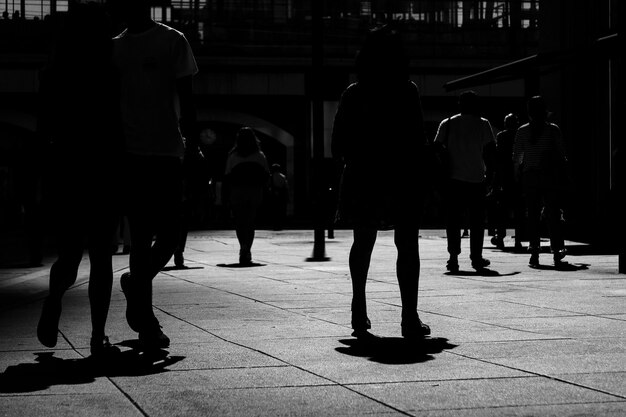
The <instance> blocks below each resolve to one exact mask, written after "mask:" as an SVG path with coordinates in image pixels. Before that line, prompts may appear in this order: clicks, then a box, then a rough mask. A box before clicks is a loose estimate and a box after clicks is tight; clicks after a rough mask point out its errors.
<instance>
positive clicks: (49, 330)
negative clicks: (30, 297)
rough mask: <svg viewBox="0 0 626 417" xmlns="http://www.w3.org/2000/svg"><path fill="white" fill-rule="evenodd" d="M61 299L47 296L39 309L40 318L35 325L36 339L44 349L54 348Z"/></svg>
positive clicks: (57, 331) (59, 317)
mask: <svg viewBox="0 0 626 417" xmlns="http://www.w3.org/2000/svg"><path fill="white" fill-rule="evenodd" d="M61 307H62V305H61V298H60V297H59V298H57V297H51V296H49V295H48V297H47V298H46V300H45V301H44V302H43V307H42V308H41V317H40V318H39V323H38V324H37V339H39V342H41V344H42V345H44V346H45V347H49V348H52V347H55V346H56V345H57V336H58V333H59V320H60V319H61Z"/></svg>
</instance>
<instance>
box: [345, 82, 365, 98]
mask: <svg viewBox="0 0 626 417" xmlns="http://www.w3.org/2000/svg"><path fill="white" fill-rule="evenodd" d="M360 91H361V86H360V85H359V83H352V84H350V85H349V86H347V87H346V89H345V90H343V94H342V95H343V96H348V97H349V96H352V95H354V94H359V92H360Z"/></svg>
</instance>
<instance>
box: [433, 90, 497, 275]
mask: <svg viewBox="0 0 626 417" xmlns="http://www.w3.org/2000/svg"><path fill="white" fill-rule="evenodd" d="M459 110H460V113H459V114H456V115H454V116H452V117H449V118H447V119H445V120H443V121H442V122H441V124H440V125H439V129H438V130H437V136H436V137H435V143H438V144H440V145H442V146H443V147H444V148H445V149H446V150H447V153H448V156H449V172H448V176H449V178H448V184H447V189H446V199H445V205H446V214H447V224H446V237H447V239H448V253H449V254H450V259H449V260H448V264H447V269H448V270H449V271H450V272H458V271H459V261H458V256H459V254H460V253H461V229H462V228H463V224H462V217H463V211H464V210H468V214H469V216H468V217H469V229H470V259H471V262H472V268H474V269H476V270H482V269H484V268H486V267H487V266H489V264H490V262H489V261H488V260H487V259H485V258H483V256H482V251H483V240H484V233H485V225H484V217H485V194H486V189H485V173H486V166H485V160H484V157H483V156H484V153H485V150H486V149H488V147H489V146H491V145H494V146H495V138H494V136H493V131H492V129H491V124H490V123H489V121H488V120H487V119H484V118H482V117H480V116H479V115H478V96H477V94H476V93H475V92H473V91H465V92H463V93H461V94H460V95H459Z"/></svg>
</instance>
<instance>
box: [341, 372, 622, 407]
mask: <svg viewBox="0 0 626 417" xmlns="http://www.w3.org/2000/svg"><path fill="white" fill-rule="evenodd" d="M350 387H351V388H353V389H355V390H356V391H358V392H361V393H363V394H364V395H367V396H368V397H370V398H374V399H377V400H379V401H382V402H384V403H386V404H390V405H392V406H393V407H396V408H398V409H401V410H404V411H406V412H409V413H412V412H413V411H419V410H428V409H445V408H457V409H465V408H475V407H480V408H484V407H511V406H530V405H559V404H571V403H594V402H598V403H603V402H609V401H616V400H620V399H619V398H616V397H615V396H612V395H608V394H604V393H600V392H596V391H593V390H590V389H586V388H581V387H578V386H575V385H568V384H563V383H559V382H557V381H553V380H550V379H548V378H540V377H518V378H491V379H472V380H453V381H437V382H434V381H433V382H407V383H398V384H396V383H392V384H363V385H351V386H350Z"/></svg>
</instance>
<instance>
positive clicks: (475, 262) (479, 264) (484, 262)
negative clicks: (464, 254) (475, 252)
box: [472, 258, 491, 271]
mask: <svg viewBox="0 0 626 417" xmlns="http://www.w3.org/2000/svg"><path fill="white" fill-rule="evenodd" d="M489 265H491V262H490V261H489V260H488V259H485V258H478V259H472V268H474V269H475V270H477V271H480V270H481V269H485V268H487V267H488V266H489Z"/></svg>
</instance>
